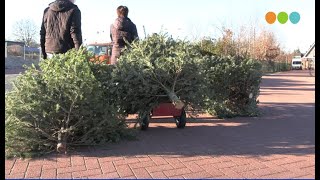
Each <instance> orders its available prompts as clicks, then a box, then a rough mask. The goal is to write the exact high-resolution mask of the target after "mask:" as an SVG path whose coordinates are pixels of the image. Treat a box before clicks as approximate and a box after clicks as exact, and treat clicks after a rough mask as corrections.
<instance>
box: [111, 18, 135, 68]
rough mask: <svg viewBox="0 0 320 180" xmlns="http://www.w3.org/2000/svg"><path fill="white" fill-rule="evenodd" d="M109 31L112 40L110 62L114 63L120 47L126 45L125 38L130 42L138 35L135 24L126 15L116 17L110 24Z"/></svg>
mask: <svg viewBox="0 0 320 180" xmlns="http://www.w3.org/2000/svg"><path fill="white" fill-rule="evenodd" d="M110 32H111V33H110V37H111V40H112V42H113V48H112V56H111V64H115V63H116V59H117V58H118V57H119V56H120V52H121V49H122V48H123V47H124V46H125V45H126V42H125V40H127V41H128V42H129V43H131V42H132V41H133V40H135V39H139V37H138V32H137V27H136V25H135V24H134V23H133V22H132V21H131V20H130V19H129V18H128V17H118V18H117V19H116V20H115V22H114V23H113V24H112V25H111V28H110ZM124 39H125V40H124Z"/></svg>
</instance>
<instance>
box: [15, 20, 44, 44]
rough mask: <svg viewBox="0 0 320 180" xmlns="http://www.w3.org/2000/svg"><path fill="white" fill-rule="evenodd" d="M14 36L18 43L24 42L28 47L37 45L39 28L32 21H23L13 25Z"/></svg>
mask: <svg viewBox="0 0 320 180" xmlns="http://www.w3.org/2000/svg"><path fill="white" fill-rule="evenodd" d="M12 35H13V36H14V37H15V38H16V39H15V40H17V41H22V42H24V43H25V44H26V46H34V45H36V44H37V43H36V42H37V41H36V39H37V37H38V27H37V26H36V25H35V23H34V22H33V21H32V20H30V19H21V20H19V21H16V22H15V23H14V25H13V31H12Z"/></svg>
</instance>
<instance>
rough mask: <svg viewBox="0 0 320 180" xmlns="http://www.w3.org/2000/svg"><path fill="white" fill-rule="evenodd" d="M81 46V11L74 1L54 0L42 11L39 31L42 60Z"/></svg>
mask: <svg viewBox="0 0 320 180" xmlns="http://www.w3.org/2000/svg"><path fill="white" fill-rule="evenodd" d="M81 44H82V32H81V11H80V9H79V8H78V6H77V5H75V4H74V0H56V1H54V2H52V3H50V4H49V7H47V8H46V9H45V10H44V13H43V19H42V25H41V30H40V45H41V50H42V53H43V58H44V59H46V58H47V55H48V56H52V54H57V53H65V52H67V51H68V50H70V49H72V48H76V49H78V48H79V47H80V46H81Z"/></svg>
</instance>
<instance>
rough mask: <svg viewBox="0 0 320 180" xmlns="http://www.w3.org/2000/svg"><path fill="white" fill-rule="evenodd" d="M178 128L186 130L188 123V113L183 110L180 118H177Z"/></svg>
mask: <svg viewBox="0 0 320 180" xmlns="http://www.w3.org/2000/svg"><path fill="white" fill-rule="evenodd" d="M175 120H176V125H177V128H184V127H185V126H186V123H187V115H186V111H185V110H182V112H181V116H180V117H175Z"/></svg>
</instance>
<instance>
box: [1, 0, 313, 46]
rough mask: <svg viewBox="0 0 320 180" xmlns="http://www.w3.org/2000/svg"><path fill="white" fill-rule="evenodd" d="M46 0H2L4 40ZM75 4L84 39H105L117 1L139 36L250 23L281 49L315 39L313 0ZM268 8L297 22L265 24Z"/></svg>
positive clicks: (96, 0)
mask: <svg viewBox="0 0 320 180" xmlns="http://www.w3.org/2000/svg"><path fill="white" fill-rule="evenodd" d="M52 1H53V0H31V1H26V0H5V37H6V39H9V40H14V39H13V36H12V26H13V24H14V23H15V22H16V21H19V20H21V19H30V20H32V21H33V22H34V23H35V24H36V25H37V26H38V27H39V28H40V25H41V20H42V15H43V11H44V9H45V8H46V7H48V4H49V3H50V2H52ZM17 4H19V6H17ZM75 4H76V5H77V6H78V7H79V9H80V10H81V15H82V36H83V40H84V43H85V44H87V43H92V42H109V41H110V25H111V24H112V23H113V21H114V19H115V18H116V8H117V7H118V6H120V5H125V6H127V7H128V8H129V15H128V17H129V18H130V19H131V20H132V21H133V22H134V23H135V24H136V26H137V30H138V34H139V36H140V38H144V37H145V33H144V32H146V34H147V35H148V34H152V33H159V32H160V31H163V32H168V34H169V35H172V36H173V37H175V38H186V39H189V40H192V39H196V38H201V37H203V36H209V37H211V38H216V39H217V38H219V37H221V32H220V30H219V29H221V28H222V26H225V27H228V28H230V29H232V30H234V31H238V30H239V29H240V27H241V26H247V27H249V26H255V27H256V28H257V29H258V28H265V29H267V30H270V31H272V32H273V33H274V34H275V36H276V38H277V39H278V41H279V42H280V44H281V47H282V48H284V49H285V50H286V51H293V50H295V49H298V48H299V49H300V51H301V52H306V51H307V50H308V49H309V47H310V46H311V45H312V43H314V41H315V0H189V1H187V0H76V1H75ZM269 11H272V12H275V13H276V14H278V13H279V12H281V11H283V12H286V13H287V14H290V13H291V12H294V11H295V12H298V13H299V14H300V17H301V18H300V21H299V22H298V23H297V24H292V23H291V22H290V21H289V20H288V21H287V23H285V24H280V23H279V22H278V21H276V22H275V23H274V24H268V23H267V22H266V20H265V15H266V13H267V12H269ZM17 12H19V13H17ZM144 29H145V31H144ZM39 31H40V29H39Z"/></svg>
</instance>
